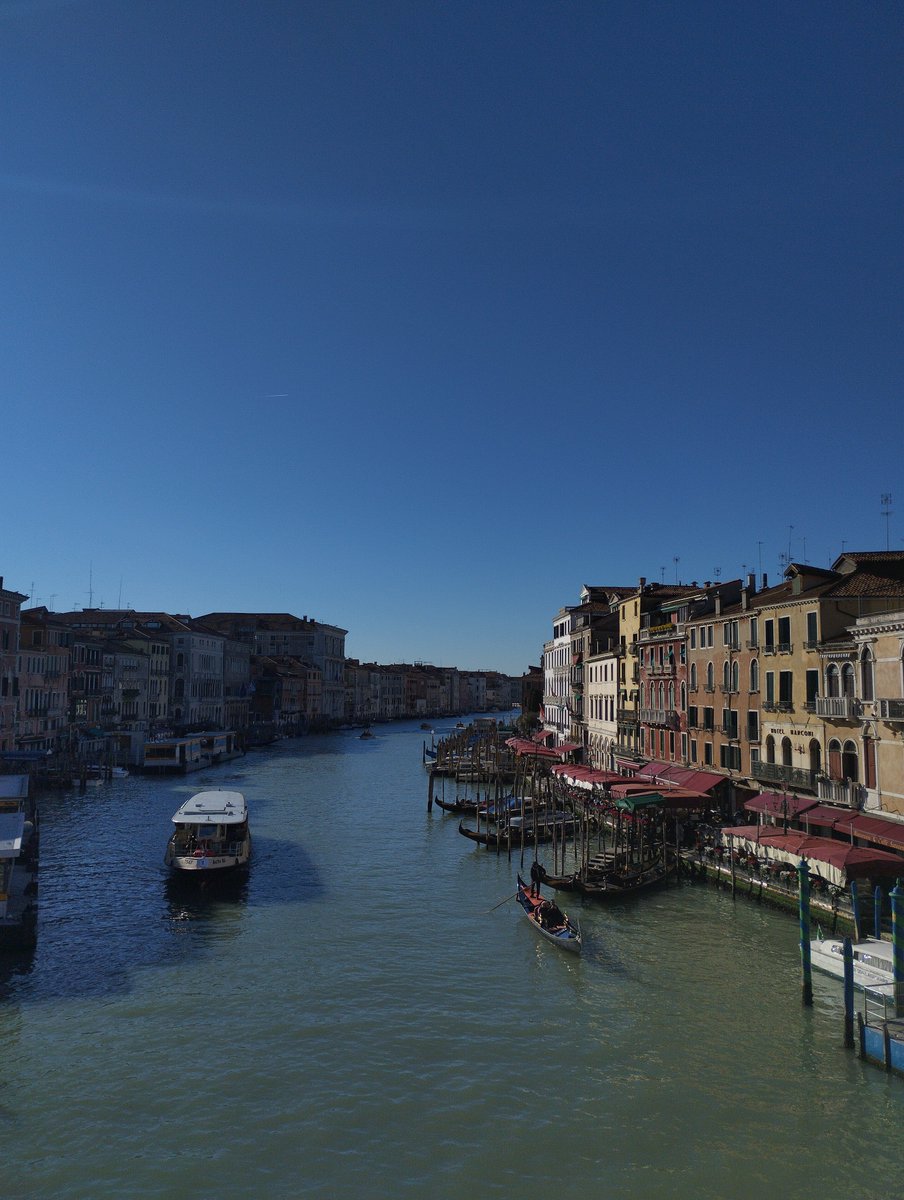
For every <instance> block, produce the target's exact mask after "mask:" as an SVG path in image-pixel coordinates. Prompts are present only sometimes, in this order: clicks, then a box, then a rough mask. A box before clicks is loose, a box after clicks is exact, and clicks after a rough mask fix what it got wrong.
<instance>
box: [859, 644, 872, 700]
mask: <svg viewBox="0 0 904 1200" xmlns="http://www.w3.org/2000/svg"><path fill="white" fill-rule="evenodd" d="M874 695H875V693H874V690H873V652H872V651H871V650H870V648H869V646H864V647H863V650H862V651H861V652H860V699H861V700H872V699H873V698H874Z"/></svg>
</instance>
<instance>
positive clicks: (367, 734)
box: [359, 729, 373, 741]
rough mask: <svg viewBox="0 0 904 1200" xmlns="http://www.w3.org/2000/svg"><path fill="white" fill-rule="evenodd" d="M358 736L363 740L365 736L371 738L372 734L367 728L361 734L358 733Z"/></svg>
mask: <svg viewBox="0 0 904 1200" xmlns="http://www.w3.org/2000/svg"><path fill="white" fill-rule="evenodd" d="M359 736H360V738H361V740H362V741H363V740H364V739H365V738H372V737H373V734H372V733H371V732H370V730H369V729H365V730H364V732H363V733H362V734H359Z"/></svg>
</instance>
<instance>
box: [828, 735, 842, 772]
mask: <svg viewBox="0 0 904 1200" xmlns="http://www.w3.org/2000/svg"><path fill="white" fill-rule="evenodd" d="M842 778H843V775H842V774H841V742H839V740H838V739H837V738H832V740H831V741H830V742H829V779H836V780H838V779H842Z"/></svg>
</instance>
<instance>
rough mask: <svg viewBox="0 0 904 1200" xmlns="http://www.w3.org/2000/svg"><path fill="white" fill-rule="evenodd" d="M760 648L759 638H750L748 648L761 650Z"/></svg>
mask: <svg viewBox="0 0 904 1200" xmlns="http://www.w3.org/2000/svg"><path fill="white" fill-rule="evenodd" d="M759 648H760V642H759V638H749V639H748V641H747V649H748V650H759Z"/></svg>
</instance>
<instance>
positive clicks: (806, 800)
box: [744, 792, 818, 817]
mask: <svg viewBox="0 0 904 1200" xmlns="http://www.w3.org/2000/svg"><path fill="white" fill-rule="evenodd" d="M817 803H818V802H817V801H816V800H814V799H813V797H812V796H791V795H786V794H785V793H784V792H760V793H759V795H757V796H751V798H750V799H749V800H745V801H744V807H745V808H746V809H747V811H748V812H761V813H767V814H768V815H769V816H771V817H784V815H785V814H786V813H787V814H788V816H789V817H796V816H797V814H798V813H802V812H804V811H805V810H806V809H811V808H815V807H816V805H817Z"/></svg>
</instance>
